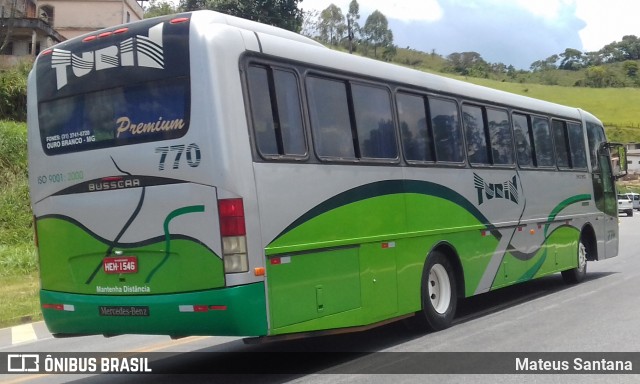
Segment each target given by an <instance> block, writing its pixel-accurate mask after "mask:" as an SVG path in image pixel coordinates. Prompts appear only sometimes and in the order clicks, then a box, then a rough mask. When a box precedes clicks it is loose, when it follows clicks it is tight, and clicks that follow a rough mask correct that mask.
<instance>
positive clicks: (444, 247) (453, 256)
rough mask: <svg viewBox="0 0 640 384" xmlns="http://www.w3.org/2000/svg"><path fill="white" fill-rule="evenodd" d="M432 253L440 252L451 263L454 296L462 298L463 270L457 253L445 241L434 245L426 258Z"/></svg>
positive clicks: (463, 290) (463, 288)
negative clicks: (453, 277)
mask: <svg viewBox="0 0 640 384" xmlns="http://www.w3.org/2000/svg"><path fill="white" fill-rule="evenodd" d="M434 252H440V253H442V254H443V255H445V256H446V257H447V259H449V261H451V264H452V265H453V268H454V273H455V278H456V294H457V297H458V298H463V297H464V296H465V292H466V291H465V283H464V269H463V267H462V262H461V261H460V256H459V255H458V251H457V250H456V249H455V247H454V246H453V245H452V244H450V243H448V242H445V241H442V242H440V243H438V244H436V245H435V246H434V247H433V248H431V250H430V251H429V253H428V255H427V258H429V256H431V255H432V254H433V253H434ZM426 265H427V260H425V262H424V266H425V267H426Z"/></svg>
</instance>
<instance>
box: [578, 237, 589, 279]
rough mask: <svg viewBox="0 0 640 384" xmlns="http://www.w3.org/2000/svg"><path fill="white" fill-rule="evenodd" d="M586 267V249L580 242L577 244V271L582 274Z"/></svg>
mask: <svg viewBox="0 0 640 384" xmlns="http://www.w3.org/2000/svg"><path fill="white" fill-rule="evenodd" d="M586 266H587V248H586V247H585V246H584V244H582V242H580V243H579V244H578V271H579V272H583V271H584V270H585V268H586Z"/></svg>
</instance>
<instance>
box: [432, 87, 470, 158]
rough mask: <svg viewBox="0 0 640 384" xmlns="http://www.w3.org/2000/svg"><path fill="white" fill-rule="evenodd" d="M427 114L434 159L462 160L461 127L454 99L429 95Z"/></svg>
mask: <svg viewBox="0 0 640 384" xmlns="http://www.w3.org/2000/svg"><path fill="white" fill-rule="evenodd" d="M429 116H431V127H432V128H433V136H434V140H435V148H436V161H438V162H441V161H442V162H450V163H461V162H463V161H464V154H463V147H464V144H463V140H462V128H461V127H460V119H459V118H458V105H457V103H456V102H455V101H452V100H445V99H438V98H432V97H429Z"/></svg>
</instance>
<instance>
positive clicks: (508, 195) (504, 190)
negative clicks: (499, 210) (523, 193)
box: [473, 173, 518, 205]
mask: <svg viewBox="0 0 640 384" xmlns="http://www.w3.org/2000/svg"><path fill="white" fill-rule="evenodd" d="M473 181H474V185H475V188H476V190H477V191H478V205H482V204H483V203H484V202H485V200H493V199H504V200H510V201H512V202H514V203H516V204H518V184H517V178H516V176H515V175H514V176H513V177H512V178H511V180H507V181H505V182H504V183H496V184H493V183H487V182H486V181H484V179H483V178H482V177H480V176H478V174H476V173H474V174H473Z"/></svg>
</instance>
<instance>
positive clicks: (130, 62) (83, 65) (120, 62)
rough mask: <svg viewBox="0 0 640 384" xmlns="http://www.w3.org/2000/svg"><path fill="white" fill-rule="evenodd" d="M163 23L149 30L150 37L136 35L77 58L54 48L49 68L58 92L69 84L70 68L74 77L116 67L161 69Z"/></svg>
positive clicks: (162, 67) (69, 52) (68, 52)
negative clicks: (54, 74) (54, 71)
mask: <svg viewBox="0 0 640 384" xmlns="http://www.w3.org/2000/svg"><path fill="white" fill-rule="evenodd" d="M163 26H164V23H160V24H158V25H156V26H154V27H151V28H149V36H142V35H137V36H135V37H131V38H129V39H126V40H124V41H122V42H121V43H119V44H117V45H111V46H108V47H106V48H103V49H99V50H97V51H90V52H82V53H81V54H80V55H76V54H74V53H72V52H71V51H67V50H64V49H54V50H53V55H52V58H51V68H53V69H55V70H56V80H57V85H58V89H61V88H62V87H64V86H65V85H67V83H68V77H67V76H68V71H67V68H68V67H71V69H72V72H73V75H75V76H76V77H82V76H85V75H87V74H89V73H91V72H93V71H102V70H105V69H110V68H118V67H147V68H157V69H164V51H163V47H162V29H163Z"/></svg>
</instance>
